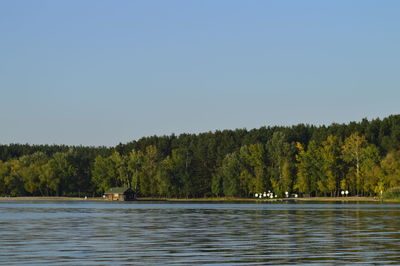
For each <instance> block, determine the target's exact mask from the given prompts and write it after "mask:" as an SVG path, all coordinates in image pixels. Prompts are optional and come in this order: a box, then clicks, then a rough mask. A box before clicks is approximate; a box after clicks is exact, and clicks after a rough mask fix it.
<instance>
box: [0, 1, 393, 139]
mask: <svg viewBox="0 0 400 266" xmlns="http://www.w3.org/2000/svg"><path fill="white" fill-rule="evenodd" d="M399 12H400V1H394V0H393V1H390V0H386V1H367V0H360V1H348V0H343V1H320V0H315V1H307V0H302V1H295V0H293V1H286V0H276V1H261V0H260V1H232V0H226V1H223V0H218V1H215V0H209V1H205V0H201V1H200V0H198V1H190V0H181V1H173V0H168V1H165V0H160V1H151V0H143V1H133V0H129V1H128V0H127V1H121V0H120V1H111V0H109V1H100V0H96V1H89V0H85V1H81V0H79V1H77V0H76V1H75V0H68V1H67V0H65V1H52V0H51V1H40V0H31V1H15V0H2V1H0V95H1V96H0V125H1V126H0V143H2V144H8V143H30V144H43V143H46V144H68V145H70V144H73V145H79V144H83V145H115V144H117V143H119V142H122V143H124V142H128V141H131V140H133V139H138V138H140V137H142V136H149V135H165V134H167V135H169V134H171V133H176V134H180V133H184V132H188V133H198V132H203V131H210V130H211V131H213V130H216V129H235V128H248V129H251V128H258V127H260V126H264V125H266V126H269V125H271V126H273V125H292V124H297V123H312V124H317V125H320V124H330V123H332V122H339V123H342V122H349V121H354V120H357V121H359V120H361V119H362V118H364V117H367V118H370V119H371V118H377V117H381V118H383V117H385V116H387V115H390V114H398V113H400V111H399V110H400V104H399V102H400V86H399V85H400V73H399V71H400V50H399V48H400V16H399Z"/></svg>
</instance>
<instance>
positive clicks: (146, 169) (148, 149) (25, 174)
mask: <svg viewBox="0 0 400 266" xmlns="http://www.w3.org/2000/svg"><path fill="white" fill-rule="evenodd" d="M113 186H130V187H132V188H133V189H134V190H136V191H137V192H138V193H139V195H141V196H152V197H209V196H240V197H252V196H253V195H254V194H255V193H259V192H264V191H268V190H271V191H273V192H274V193H275V194H277V195H279V196H282V195H283V193H284V192H286V191H288V192H290V193H299V194H301V195H310V196H318V195H330V196H334V195H338V194H339V192H340V191H341V190H348V191H349V192H350V195H380V194H381V192H384V191H387V190H388V189H390V188H393V187H398V186H400V115H393V116H389V117H387V118H385V119H383V120H380V119H375V120H372V121H368V120H367V119H364V120H362V121H361V122H359V123H356V122H351V123H349V124H332V125H330V126H312V125H304V124H299V125H296V126H292V127H262V128H259V129H253V130H250V131H248V130H246V129H236V130H224V131H215V132H207V133H201V134H197V135H196V134H182V135H179V136H175V135H171V136H159V137H158V136H153V137H145V138H141V139H139V140H137V141H132V142H129V143H127V144H119V145H117V146H116V147H114V148H106V147H82V146H79V147H69V146H58V145H51V146H49V145H28V144H25V145H21V144H10V145H0V195H11V196H21V195H43V196H44V195H49V196H50V195H59V196H63V195H65V196H72V195H75V196H79V195H101V194H102V193H103V192H104V191H105V190H106V189H108V188H110V187H113Z"/></svg>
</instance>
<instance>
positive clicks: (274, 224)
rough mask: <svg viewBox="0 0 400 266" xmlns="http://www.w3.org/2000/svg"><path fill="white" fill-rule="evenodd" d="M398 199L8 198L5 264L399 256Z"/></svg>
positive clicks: (1, 236)
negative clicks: (307, 201)
mask: <svg viewBox="0 0 400 266" xmlns="http://www.w3.org/2000/svg"><path fill="white" fill-rule="evenodd" d="M399 218H400V205H390V204H353V203H351V204H350V203H344V204H340V203H337V204H334V203H330V204H327V203H324V204H294V203H288V204H271V203H270V204H265V203H263V204H227V203H225V204H217V203H185V204H182V203H138V202H135V203H112V202H110V203H108V202H106V203H104V202H0V264H7V265H11V264H37V265H43V264H57V265H59V264H62V265H68V264H69V265H78V264H86V265H88V264H89V265H90V264H101V265H104V264H140V265H143V264H147V265H155V264H157V265H159V264H170V265H171V264H176V265H191V264H243V265H249V264H254V265H260V264H274V265H276V264H314V263H315V264H328V265H331V264H343V263H346V264H350V263H351V264H353V263H359V264H370V263H371V264H400V219H399Z"/></svg>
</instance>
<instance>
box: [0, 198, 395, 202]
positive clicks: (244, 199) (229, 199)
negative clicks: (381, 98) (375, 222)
mask: <svg viewBox="0 0 400 266" xmlns="http://www.w3.org/2000/svg"><path fill="white" fill-rule="evenodd" d="M0 201H104V202H113V201H111V200H109V199H104V198H102V197H94V198H92V197H88V198H86V199H85V198H79V197H0ZM136 201H139V202H145V201H149V202H150V201H162V202H248V203H262V202H380V201H383V202H399V201H396V200H381V199H378V198H374V197H307V198H275V199H255V198H254V199H253V198H225V197H221V198H191V199H186V198H150V197H149V198H146V197H144V198H137V199H136ZM116 202H118V201H116Z"/></svg>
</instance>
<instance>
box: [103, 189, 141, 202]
mask: <svg viewBox="0 0 400 266" xmlns="http://www.w3.org/2000/svg"><path fill="white" fill-rule="evenodd" d="M104 196H105V198H106V199H109V200H119V201H127V200H134V199H135V192H134V191H133V190H132V189H131V188H126V187H112V188H110V189H109V190H107V191H106V192H105V193H104Z"/></svg>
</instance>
